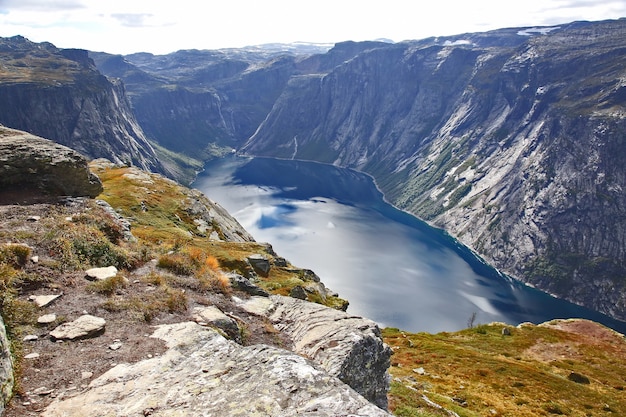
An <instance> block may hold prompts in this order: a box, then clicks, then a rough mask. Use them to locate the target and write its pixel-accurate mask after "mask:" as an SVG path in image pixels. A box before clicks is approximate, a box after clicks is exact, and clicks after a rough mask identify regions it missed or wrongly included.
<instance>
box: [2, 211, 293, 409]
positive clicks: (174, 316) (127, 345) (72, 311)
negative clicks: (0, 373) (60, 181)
mask: <svg viewBox="0 0 626 417" xmlns="http://www.w3.org/2000/svg"><path fill="white" fill-rule="evenodd" d="M82 209H83V207H82V206H81V205H75V206H66V205H63V204H61V205H59V204H48V203H34V204H25V205H0V244H5V243H8V242H13V243H27V244H28V245H29V246H30V247H31V248H32V255H35V256H38V257H39V259H38V260H37V262H36V263H35V262H32V261H31V262H29V263H28V264H27V265H26V266H25V267H24V269H23V271H24V272H25V273H30V274H36V275H37V276H40V277H42V278H45V279H42V280H41V284H38V285H32V286H30V287H26V288H21V290H20V292H19V294H18V298H19V299H20V300H23V301H25V302H26V301H28V299H29V297H30V296H32V295H51V294H61V297H59V298H58V299H56V300H55V301H54V302H53V303H52V304H50V305H48V306H46V307H43V308H40V309H39V310H38V311H37V315H38V316H41V315H44V314H52V313H53V314H56V315H57V320H56V321H55V322H54V323H51V324H49V325H39V326H37V325H34V326H26V327H25V330H26V331H25V332H23V334H20V335H19V338H20V340H21V339H23V338H24V337H25V336H29V335H30V336H37V339H36V340H34V341H24V342H22V346H23V352H22V355H24V356H26V355H29V354H33V353H36V354H38V355H39V356H38V357H36V358H33V359H26V358H25V359H23V360H22V361H21V363H22V369H21V372H20V378H19V380H18V381H17V386H16V388H17V389H16V392H15V395H14V397H13V399H12V400H11V402H10V403H9V405H8V406H7V409H6V411H5V416H6V417H29V416H38V415H40V413H41V412H42V411H43V410H44V409H45V407H46V406H47V404H49V403H50V402H51V401H53V400H54V399H55V398H59V397H63V396H67V395H72V393H77V392H80V391H81V390H83V389H85V388H86V387H87V385H88V384H89V383H90V382H91V381H92V380H93V379H94V378H97V377H98V376H100V375H102V374H103V373H104V372H106V371H107V370H109V369H111V368H112V367H113V366H115V365H116V364H120V363H133V362H137V361H140V360H143V359H147V358H150V357H153V356H156V355H160V354H162V353H163V352H164V351H165V344H164V342H163V341H161V340H159V339H155V338H151V337H150V334H152V332H153V328H154V326H156V325H159V324H169V323H177V322H183V321H189V320H192V317H191V313H190V312H191V310H192V309H193V307H195V306H202V305H205V306H206V305H215V306H217V307H218V308H220V309H221V310H222V311H223V312H226V313H228V314H229V315H230V316H231V317H235V318H236V319H237V321H238V322H239V324H240V325H241V326H242V327H243V328H245V329H246V332H245V335H246V337H245V338H244V342H243V343H244V344H247V345H250V344H258V343H265V344H269V345H274V346H280V347H286V348H288V347H289V346H290V341H289V340H288V339H287V338H286V337H284V336H283V335H281V334H279V333H278V332H277V331H276V330H275V329H274V328H273V326H272V325H271V323H269V322H268V321H267V320H266V319H263V318H260V317H257V316H254V315H251V314H249V313H247V312H245V311H244V310H241V309H240V308H238V307H237V306H236V305H235V304H234V303H233V301H232V299H231V297H230V296H226V295H224V294H221V293H210V292H206V291H204V292H194V291H191V290H187V289H186V297H187V300H188V303H187V309H186V310H185V311H184V312H178V313H160V314H158V315H157V316H156V317H154V318H152V320H151V321H150V322H146V321H145V319H142V318H141V317H139V316H138V315H137V313H136V312H135V313H133V312H129V311H119V312H111V311H107V310H106V309H104V308H103V306H102V305H103V303H104V302H105V301H106V300H107V296H105V295H101V294H98V293H94V292H93V291H90V290H89V285H90V281H88V280H87V279H86V278H85V274H84V272H83V271H69V272H60V271H59V270H58V269H55V268H53V267H51V266H50V265H52V264H53V262H52V261H53V260H54V259H53V258H51V257H50V256H49V254H47V253H45V252H44V251H42V250H41V248H40V247H39V245H38V242H40V241H41V239H42V237H41V236H42V234H45V233H48V232H49V231H47V230H46V228H45V227H44V226H43V224H44V223H45V219H46V218H47V217H48V216H51V215H56V216H58V215H64V216H72V215H76V214H77V213H79V212H80V211H81V210H82ZM33 216H38V218H37V217H33ZM18 236H22V238H17V239H16V237H18ZM24 237H25V238H24ZM154 268H156V267H155V263H154V262H148V263H146V264H145V265H144V266H143V267H141V268H138V269H136V270H135V271H131V272H128V273H126V278H127V281H126V282H127V285H126V286H125V287H123V288H120V289H118V290H117V291H116V293H115V294H114V296H115V297H130V296H141V295H142V294H146V295H148V294H149V293H150V292H152V291H154V290H155V286H154V285H151V284H150V283H147V282H146V281H145V280H143V281H142V280H141V277H142V276H144V275H147V274H149V273H150V272H151V271H152V270H154ZM181 279H182V278H181ZM232 295H233V296H237V297H239V298H246V297H247V294H245V293H241V292H237V291H234V292H233V294H232ZM83 314H91V315H94V316H97V317H102V318H104V319H105V320H106V328H105V331H104V333H102V334H100V335H98V336H96V337H93V338H90V339H84V340H78V341H53V340H52V339H51V338H50V336H49V333H50V332H51V331H52V330H53V329H54V328H55V327H56V326H57V325H58V324H59V323H60V322H64V321H72V320H75V319H76V318H78V317H79V316H81V315H83ZM115 344H117V345H118V346H119V345H120V344H121V346H120V347H119V348H117V349H114V348H115V347H116V346H115Z"/></svg>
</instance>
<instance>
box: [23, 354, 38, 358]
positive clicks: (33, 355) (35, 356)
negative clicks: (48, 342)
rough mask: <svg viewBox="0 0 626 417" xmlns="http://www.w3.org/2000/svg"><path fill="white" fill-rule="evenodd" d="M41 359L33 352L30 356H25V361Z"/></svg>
mask: <svg viewBox="0 0 626 417" xmlns="http://www.w3.org/2000/svg"><path fill="white" fill-rule="evenodd" d="M38 357H39V353H37V352H33V353H29V354H28V355H24V359H37V358H38Z"/></svg>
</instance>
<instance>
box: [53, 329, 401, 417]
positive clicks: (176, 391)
mask: <svg viewBox="0 0 626 417" xmlns="http://www.w3.org/2000/svg"><path fill="white" fill-rule="evenodd" d="M152 337H157V338H160V339H163V340H165V341H166V342H167V345H168V348H169V350H168V351H167V352H165V353H164V354H163V355H161V356H158V357H155V358H152V359H148V360H144V361H141V362H138V363H135V364H133V365H117V366H116V367H114V368H113V369H111V370H110V371H108V372H106V373H105V374H103V375H101V376H100V377H99V378H97V379H95V380H93V381H92V382H91V383H90V384H89V387H88V388H87V389H86V390H85V391H84V392H82V393H79V394H77V395H76V396H74V397H70V398H65V399H57V400H55V401H54V402H53V403H52V404H50V405H49V406H48V407H47V409H46V410H45V411H44V413H43V414H42V416H45V417H60V416H68V415H72V416H79V415H80V416H84V417H89V416H103V415H115V416H135V415H137V416H145V415H151V416H174V415H176V416H201V415H202V416H209V415H210V416H246V417H247V416H273V417H281V416H284V417H287V416H290V417H291V416H296V415H297V416H337V415H353V416H373V417H376V416H390V414H388V413H387V412H385V411H383V410H381V409H379V408H378V407H376V406H374V405H373V404H371V403H369V402H368V401H367V400H365V399H364V398H363V397H361V396H360V395H358V394H357V393H356V392H355V391H354V390H352V389H351V388H350V387H348V386H347V385H345V384H344V383H342V382H341V381H340V380H339V379H337V378H335V377H332V376H329V375H328V374H327V373H326V372H324V371H322V370H320V369H319V368H318V367H316V365H314V364H313V363H312V362H311V361H309V360H307V359H304V358H303V357H301V356H298V355H296V354H294V353H291V352H287V351H284V350H281V349H277V348H273V347H269V346H266V345H255V346H249V347H242V346H240V345H237V344H236V343H233V342H230V341H228V340H226V339H225V338H224V337H222V336H221V335H219V334H218V333H217V332H216V331H215V330H212V329H207V328H203V327H201V326H199V325H197V324H196V323H190V322H186V323H179V324H172V325H162V326H158V327H157V330H156V331H155V332H154V334H153V335H152ZM157 375H158V377H155V376H157Z"/></svg>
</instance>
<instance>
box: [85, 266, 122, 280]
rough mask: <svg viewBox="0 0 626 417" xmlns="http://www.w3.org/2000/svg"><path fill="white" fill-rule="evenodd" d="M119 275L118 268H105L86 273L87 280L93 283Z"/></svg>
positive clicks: (92, 269)
mask: <svg viewBox="0 0 626 417" xmlns="http://www.w3.org/2000/svg"><path fill="white" fill-rule="evenodd" d="M116 275H117V268H116V267H114V266H106V267H103V268H91V269H88V270H86V271H85V278H87V279H88V280H91V281H102V280H105V279H107V278H111V277H114V276H116Z"/></svg>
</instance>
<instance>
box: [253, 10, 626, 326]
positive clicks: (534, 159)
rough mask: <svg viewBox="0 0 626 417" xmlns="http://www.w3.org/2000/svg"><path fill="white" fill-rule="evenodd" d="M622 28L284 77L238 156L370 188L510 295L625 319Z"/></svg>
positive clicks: (412, 51) (451, 43)
mask: <svg viewBox="0 0 626 417" xmlns="http://www.w3.org/2000/svg"><path fill="white" fill-rule="evenodd" d="M624 39H626V21H625V20H618V21H605V22H595V23H589V22H577V23H572V24H569V25H563V26H560V27H551V28H520V29H505V30H500V31H494V32H489V33H484V34H466V35H459V36H456V37H449V38H431V39H426V40H423V41H419V42H406V43H402V44H395V45H372V46H371V47H370V48H368V49H365V50H361V51H360V52H359V53H357V54H356V55H355V56H354V57H353V58H351V59H347V60H345V61H343V62H341V63H339V64H338V65H336V66H333V67H332V68H329V69H327V70H322V71H319V72H311V73H307V74H297V75H294V76H292V77H291V79H290V80H289V83H288V85H287V87H286V88H285V90H284V92H283V93H282V94H281V96H280V97H279V98H278V100H277V101H276V103H275V104H274V107H273V109H272V111H271V112H270V113H269V115H268V116H267V118H266V119H265V120H264V122H263V123H262V124H261V126H260V127H259V129H258V130H257V131H256V132H255V134H254V135H253V136H252V137H251V138H250V139H249V141H248V142H247V143H246V144H245V146H244V147H243V148H242V149H243V151H245V152H248V153H250V154H255V155H269V156H275V157H281V158H295V159H307V160H317V161H322V162H327V163H332V164H336V165H342V166H348V167H353V168H356V169H359V170H362V171H365V172H368V173H370V174H372V175H373V176H374V177H375V179H376V181H377V183H378V185H379V186H380V188H381V189H382V190H383V192H384V193H385V195H386V196H387V198H388V199H389V200H390V201H392V202H393V203H394V204H396V205H397V206H399V207H401V208H403V209H406V210H409V211H411V212H413V213H415V214H416V215H418V216H419V217H421V218H423V219H426V220H428V221H429V222H431V223H432V224H434V225H437V226H440V227H443V228H445V229H446V230H447V231H449V232H450V233H451V234H453V235H454V236H456V237H457V238H458V239H459V240H460V241H462V242H463V243H465V244H466V245H468V246H469V247H471V248H473V249H474V250H476V251H477V252H478V253H480V255H481V256H483V257H484V258H486V259H487V260H488V261H489V262H491V263H492V264H493V265H495V266H496V267H498V268H500V269H501V270H503V271H505V272H507V273H509V274H511V275H513V276H515V277H517V278H518V279H520V280H522V281H524V282H527V283H529V284H532V285H536V286H537V287H539V288H541V289H543V290H546V291H549V292H551V293H554V294H556V295H558V296H560V297H564V298H567V299H569V300H571V301H574V302H576V303H579V304H583V305H586V306H588V307H591V308H593V309H597V310H600V311H602V312H604V313H606V314H609V315H611V316H613V317H617V318H620V319H626V281H625V279H624V277H625V276H626V265H625V264H624V261H623V260H624V255H625V254H626V253H625V252H626V245H625V242H624V234H625V233H626V224H624V221H623V218H624V216H623V209H622V208H623V207H624V206H625V203H626V201H624V195H623V193H622V190H623V188H624V187H625V186H626V182H625V180H626V178H625V177H624V175H623V172H622V171H623V169H622V168H621V167H623V166H624V163H625V162H626V161H625V158H626V154H625V153H624V147H623V141H624V132H626V121H625V120H626V119H625V113H624V106H625V104H626V95H625V94H624V92H625V91H626V85H625V84H624V77H625V76H626V73H625V72H624V68H626V62H625V58H624V57H625V56H626V54H624V52H625V50H624Z"/></svg>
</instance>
